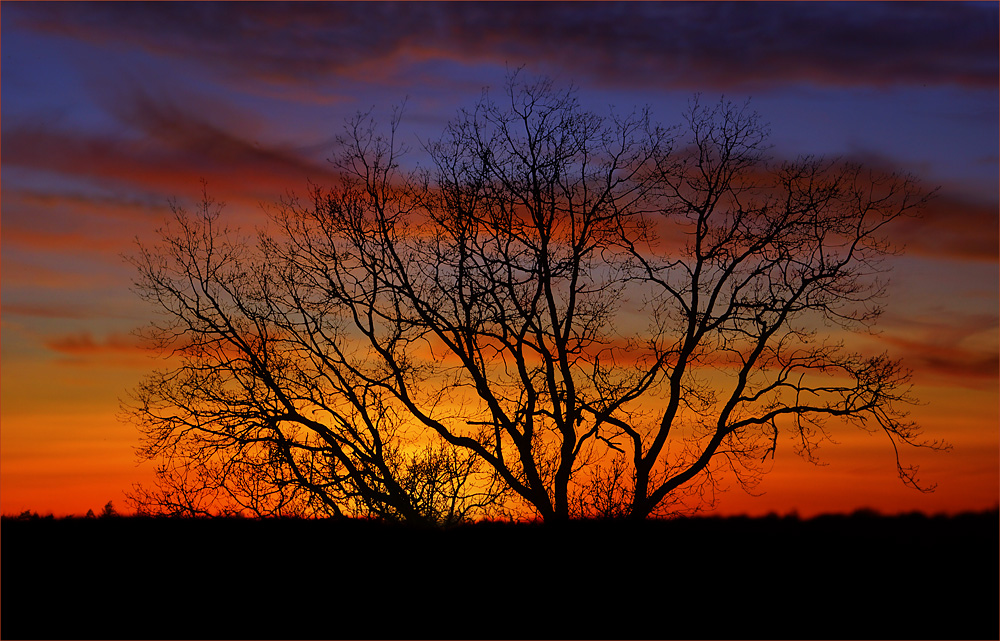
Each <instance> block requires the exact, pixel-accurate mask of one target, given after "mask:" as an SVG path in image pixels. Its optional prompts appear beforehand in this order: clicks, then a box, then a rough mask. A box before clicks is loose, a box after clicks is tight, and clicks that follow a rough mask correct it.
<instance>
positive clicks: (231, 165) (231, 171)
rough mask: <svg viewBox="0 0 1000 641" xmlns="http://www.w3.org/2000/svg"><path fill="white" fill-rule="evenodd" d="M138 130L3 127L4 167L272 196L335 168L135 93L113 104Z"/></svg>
mask: <svg viewBox="0 0 1000 641" xmlns="http://www.w3.org/2000/svg"><path fill="white" fill-rule="evenodd" d="M118 115H119V117H120V119H121V122H122V123H123V124H124V125H127V126H128V127H130V128H131V129H132V130H133V131H134V132H135V133H136V134H138V135H129V136H126V135H118V136H111V135H107V134H104V133H100V132H88V131H85V130H68V129H59V128H55V127H52V126H51V125H49V124H48V123H46V122H44V121H43V120H41V119H39V120H38V121H21V122H17V123H13V124H11V125H9V126H8V127H5V129H4V132H3V162H4V165H5V166H10V167H20V168H27V169H32V170H42V171H47V172H53V173H56V174H62V175H66V176H73V177H77V178H78V177H87V178H91V179H97V180H98V182H99V183H101V184H105V185H107V184H112V185H122V184H124V185H129V186H133V187H137V188H140V189H143V190H146V191H147V192H148V191H152V192H154V193H161V194H165V195H169V196H174V195H176V194H177V191H178V189H179V188H180V189H187V190H188V191H189V192H193V191H194V190H197V189H200V183H201V180H202V179H205V180H207V181H208V182H209V183H210V186H211V187H212V188H213V191H215V190H216V189H219V190H221V191H222V192H224V193H238V194H244V195H246V196H247V198H248V199H249V200H251V201H253V200H254V199H257V200H259V199H268V200H270V199H273V198H275V197H277V196H279V195H281V194H283V193H285V192H286V191H287V190H288V189H289V187H292V186H296V185H303V186H304V185H305V183H306V180H313V181H317V182H320V183H322V182H325V181H329V180H331V179H332V178H333V177H334V172H333V171H332V166H330V165H328V164H327V163H325V162H324V161H321V160H316V159H314V158H312V157H311V156H310V155H309V153H308V150H307V152H303V151H302V150H300V149H297V148H295V147H293V146H289V145H281V144H276V143H262V142H260V141H258V140H253V139H252V138H249V137H246V136H244V135H241V134H237V133H235V132H234V131H232V130H230V129H227V128H223V127H221V126H219V125H216V124H214V123H212V122H211V121H210V120H209V119H207V118H205V117H201V116H198V115H196V114H194V113H192V112H191V111H189V110H187V109H185V108H182V107H181V106H179V105H177V104H175V103H173V102H172V101H170V100H169V99H167V98H162V99H154V98H153V97H151V96H150V95H148V94H146V93H143V92H139V91H136V92H134V93H133V94H132V95H131V96H130V100H129V101H128V102H127V104H125V105H122V106H119V107H118Z"/></svg>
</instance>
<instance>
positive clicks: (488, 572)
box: [0, 511, 1000, 639]
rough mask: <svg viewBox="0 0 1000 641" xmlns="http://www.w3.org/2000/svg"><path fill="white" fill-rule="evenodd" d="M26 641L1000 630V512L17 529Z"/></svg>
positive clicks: (19, 619) (926, 634) (12, 571)
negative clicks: (447, 526)
mask: <svg viewBox="0 0 1000 641" xmlns="http://www.w3.org/2000/svg"><path fill="white" fill-rule="evenodd" d="M0 542H2V562H0V573H2V587H0V595H2V615H0V636H2V637H3V638H4V639H16V638H76V639H79V638H102V639H109V638H127V639H143V638H167V639H181V638H196V639H213V638H227V639H228V638H239V639H254V638H268V639H296V638H326V639H334V638H383V639H384V638H408V639H412V638H435V639H442V638H461V639H475V638H508V639H518V638H535V639H544V638H573V639H588V638H604V639H630V638H658V639H669V638H681V639H699V638H708V639H780V638H794V639H810V638H817V639H831V638H832V639H857V638H862V639H882V638H893V639H969V638H972V639H997V638H1000V623H998V622H1000V614H998V611H1000V606H998V604H1000V558H998V548H1000V529H998V514H997V512H996V511H992V512H988V513H983V514H975V515H961V516H957V517H952V518H944V517H924V516H920V515H907V516H899V517H891V518H890V517H878V516H875V515H871V514H856V515H853V516H850V517H821V518H817V519H810V520H799V519H795V518H763V519H733V518H729V519H721V518H699V519H686V520H677V521H667V522H650V523H643V524H638V525H628V524H623V523H598V522H587V523H573V524H570V525H567V526H562V527H551V526H539V525H525V524H522V525H511V524H486V523H484V524H477V525H471V526H465V527H461V528H457V529H454V530H450V531H422V530H413V529H408V528H403V527H392V526H384V525H377V524H371V523H358V522H346V523H345V522H320V521H312V522H303V521H287V520H283V521H251V520H197V521H192V520H184V521H181V520H166V519H139V518H102V519H57V520H51V519H34V520H14V519H5V520H4V521H3V522H2V525H0Z"/></svg>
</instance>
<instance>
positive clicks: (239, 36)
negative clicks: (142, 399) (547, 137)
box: [4, 2, 998, 89]
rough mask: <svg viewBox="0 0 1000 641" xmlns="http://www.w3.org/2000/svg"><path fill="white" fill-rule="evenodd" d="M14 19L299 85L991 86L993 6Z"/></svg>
mask: <svg viewBox="0 0 1000 641" xmlns="http://www.w3.org/2000/svg"><path fill="white" fill-rule="evenodd" d="M6 9H7V7H5V14H6V15H5V16H4V17H5V18H8V16H9V13H8V11H7V10H6ZM13 13H14V16H13V17H14V19H15V20H16V21H17V23H16V24H18V25H20V26H23V27H28V28H31V29H36V30H39V31H44V32H49V33H59V34H63V35H67V36H71V37H76V38H80V39H87V40H91V41H98V42H114V41H117V42H121V43H125V44H130V45H132V46H139V47H143V48H147V49H150V50H155V51H157V52H159V53H161V54H168V55H172V56H177V57H183V58H191V59H197V60H199V61H200V62H202V63H204V64H208V65H213V66H215V67H218V68H221V69H223V70H225V71H226V72H228V73H236V74H239V75H240V76H242V77H250V78H256V79H269V80H281V81H293V82H299V83H312V82H321V81H323V80H324V79H327V78H329V77H330V76H331V75H352V74H355V73H357V71H358V70H359V69H362V68H364V69H369V70H370V69H372V68H377V67H378V66H380V65H383V64H385V65H389V64H390V63H398V62H399V61H400V60H404V61H405V60H410V61H419V60H422V59H427V58H434V59H438V58H440V59H451V60H459V61H476V62H494V63H499V64H504V63H510V64H512V65H518V64H523V63H528V64H532V65H540V66H547V65H549V64H558V65H559V67H560V68H563V69H568V70H570V71H571V72H572V73H574V74H578V78H577V79H578V80H583V79H585V80H586V81H587V82H600V83H604V84H615V85H619V86H630V85H636V86H642V87H650V86H651V85H652V86H661V87H664V88H667V87H670V88H681V89H692V88H694V89H718V88H740V89H746V88H760V87H767V86H776V85H781V84H786V83H799V82H813V83H818V84H832V85H840V86H851V85H865V86H872V85H875V86H878V85H886V84H895V83H903V84H961V85H966V86H979V87H993V86H996V84H997V80H998V58H997V55H996V52H997V49H998V30H997V23H998V6H997V4H996V3H982V4H976V3H952V2H930V3H923V2H917V3H908V2H901V3H897V2H890V3H869V2H862V3H854V2H846V3H771V2H765V3H755V2H736V3H728V2H706V3H702V2H693V3H687V2H665V3H645V2H640V3H603V2H599V3H576V2H554V3H520V2H509V3H508V2H503V3H464V2H461V3H392V2H387V3H367V2H366V3H291V4H283V3H256V2H252V3H235V2H234V3H220V4H216V3H134V4H133V3H96V4H89V3H37V4H27V5H23V6H16V7H15V11H14V12H13Z"/></svg>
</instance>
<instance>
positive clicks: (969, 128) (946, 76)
mask: <svg viewBox="0 0 1000 641" xmlns="http://www.w3.org/2000/svg"><path fill="white" fill-rule="evenodd" d="M998 24H1000V17H998V4H997V3H996V2H992V3H960V2H944V3H934V2H927V3H923V2H921V3H905V2H899V3H897V2H891V3H884V4H883V3H869V2H847V3H753V2H740V3H733V4H730V3H686V2H671V3H654V2H649V3H620V4H619V3H596V2H595V3H582V4H578V3H573V2H558V3H516V2H510V3H496V4H494V3H478V2H477V3H444V4H438V3H402V4H397V3H391V2H385V3H356V4H355V3H301V4H299V3H291V4H271V3H257V2H254V3H247V4H242V3H222V4H210V3H199V2H191V3H188V2H184V3H149V4H143V3H139V4H131V3H118V2H114V3H98V4H88V3H25V4H22V3H18V2H3V3H2V6H0V57H2V60H0V79H2V80H0V105H2V112H0V113H2V131H0V162H2V166H0V319H2V328H0V340H2V358H0V512H2V513H3V514H16V513H20V512H21V511H23V510H32V511H37V512H39V513H42V514H47V513H54V514H56V515H66V514H83V513H85V512H86V511H87V510H88V509H93V510H94V511H95V512H97V511H99V510H100V508H101V506H103V505H104V504H105V503H106V502H107V501H109V500H110V501H113V502H114V503H115V505H117V506H124V494H123V492H124V491H126V490H128V489H129V488H130V487H131V486H132V484H133V483H136V482H148V481H149V480H150V479H151V477H152V465H150V464H149V463H144V464H140V463H139V462H138V460H137V459H136V456H135V453H134V451H133V448H134V447H135V446H136V445H137V444H138V434H137V433H136V432H135V430H134V428H133V427H132V426H131V425H129V424H128V423H125V422H122V421H121V420H119V416H118V412H119V400H120V399H123V398H125V397H126V395H127V391H128V389H129V388H131V387H134V386H135V385H136V384H137V383H138V382H139V381H140V380H141V378H142V377H143V375H144V374H146V373H148V372H150V371H151V370H152V369H154V368H156V367H157V366H158V365H160V364H162V362H161V361H158V360H157V357H156V356H155V355H152V354H150V353H149V352H148V351H146V350H144V349H143V348H142V346H141V345H140V343H139V341H138V340H137V339H136V338H135V337H134V335H133V334H132V331H133V330H134V329H136V328H138V327H141V326H143V325H144V324H145V323H146V322H147V321H148V320H150V319H151V317H152V314H153V310H151V309H150V308H148V307H146V306H145V304H144V303H142V302H141V301H139V299H138V297H137V296H135V294H133V293H132V292H131V290H130V286H131V282H132V278H133V274H132V272H131V267H130V266H129V265H128V263H127V262H126V261H125V260H124V258H123V256H125V255H128V254H129V253H130V252H132V251H134V249H135V241H136V239H150V238H151V237H152V234H153V232H154V230H156V229H157V228H158V227H160V226H161V225H162V224H163V223H164V222H165V220H166V219H167V217H168V216H169V213H170V203H171V202H174V201H176V202H178V203H181V204H183V203H189V202H193V201H194V200H195V199H197V197H198V195H199V194H200V193H201V190H202V184H203V182H204V184H206V185H207V189H208V190H209V191H210V193H211V194H212V196H213V197H215V198H216V199H218V200H221V201H225V202H226V203H227V204H228V209H227V215H229V216H231V217H232V220H234V221H236V222H237V223H238V224H240V225H241V226H244V227H246V228H252V227H253V226H254V225H255V224H258V223H259V222H260V221H261V220H262V214H261V203H267V202H274V201H276V200H277V199H279V198H280V197H282V196H283V195H285V194H286V193H287V192H289V191H296V190H297V191H299V192H303V191H304V190H305V189H306V187H307V185H308V183H309V182H310V181H311V182H314V183H319V184H333V181H334V180H335V178H336V177H335V175H334V172H333V171H332V166H331V165H330V163H329V162H328V159H329V158H330V157H331V156H332V155H333V154H334V153H335V151H336V150H335V137H336V135H337V134H338V133H339V132H340V131H341V127H342V125H343V123H344V121H345V119H346V118H349V117H351V116H352V115H354V114H355V113H357V112H359V111H368V110H369V109H373V110H374V113H375V114H376V116H381V117H382V118H383V119H384V118H386V117H388V115H389V114H390V113H391V110H392V108H393V107H394V106H398V105H400V104H402V103H403V101H404V100H405V110H404V114H403V120H402V127H401V129H402V131H403V132H404V133H405V135H407V136H409V137H410V140H411V141H412V144H411V147H412V148H413V149H414V150H415V151H414V152H413V153H412V155H411V156H410V157H408V158H409V159H410V161H411V162H414V163H419V162H420V161H421V157H420V152H419V150H420V143H421V141H424V140H427V139H429V138H433V137H436V136H437V135H439V134H440V133H441V132H442V130H443V128H444V125H445V123H446V122H447V121H448V120H449V119H450V118H452V117H453V116H454V115H455V114H456V113H457V111H458V110H459V109H461V108H462V107H469V106H471V105H472V104H474V103H475V101H476V100H477V99H478V98H479V97H480V95H481V93H482V91H483V89H484V88H492V89H493V90H500V89H501V88H502V86H503V82H504V78H505V77H506V75H507V73H508V72H509V70H511V69H514V68H518V67H522V66H523V67H524V68H525V72H527V73H530V74H534V75H545V76H549V77H551V78H552V79H553V80H554V81H555V82H556V83H557V84H559V85H560V86H565V85H569V84H572V85H574V86H576V87H578V89H579V96H580V100H581V102H582V103H583V104H584V105H585V106H587V107H589V108H594V109H595V110H598V111H605V112H606V111H607V109H608V108H609V107H612V106H613V107H614V108H615V109H616V110H619V111H630V110H631V109H632V108H634V107H643V106H649V108H650V109H651V111H652V114H653V117H654V119H656V120H658V121H660V122H662V123H664V124H668V125H669V124H675V123H678V122H680V117H681V113H682V111H683V110H684V109H685V107H686V106H687V104H688V101H689V100H690V99H691V98H692V97H693V96H694V95H695V94H701V95H702V96H703V97H705V98H710V99H712V100H715V99H717V98H719V97H723V96H724V97H726V98H729V99H734V100H741V101H742V100H744V99H750V100H751V105H752V106H753V108H754V109H756V110H757V111H758V112H759V113H760V114H761V116H762V118H763V119H764V120H765V121H767V122H769V123H770V125H771V131H772V137H771V140H770V142H771V143H772V144H773V149H772V154H773V155H774V157H775V158H776V159H777V160H781V159H783V158H788V159H793V158H795V157H797V156H799V155H802V154H815V155H822V156H826V157H839V158H843V159H850V160H859V161H862V162H864V163H867V164H869V165H872V166H875V167H878V168H887V169H898V170H902V171H906V172H911V173H912V174H914V175H916V176H917V177H918V178H919V179H920V180H921V182H922V183H924V184H925V185H927V186H928V187H937V188H938V192H937V197H936V198H935V199H934V200H933V201H932V202H931V204H930V205H929V206H928V207H927V209H926V210H925V212H924V215H923V216H922V217H921V218H920V219H917V220H907V221H904V222H901V223H900V224H899V225H897V228H895V229H894V230H893V237H894V239H895V240H897V241H898V242H900V243H902V244H905V246H906V252H905V254H904V255H902V256H900V257H898V258H894V259H893V260H892V268H893V272H892V279H891V285H890V288H889V292H888V294H889V298H888V299H887V301H886V312H885V315H884V317H883V319H882V321H881V323H880V325H879V329H880V330H881V333H880V334H879V335H878V336H875V337H867V338H865V339H863V340H865V341H869V342H870V343H871V346H872V347H873V348H878V349H884V350H887V351H888V352H889V353H890V354H891V355H892V356H894V357H900V358H902V359H904V363H905V364H906V365H907V366H908V367H909V368H911V369H912V370H913V373H914V374H913V380H914V384H915V386H914V390H913V391H914V393H915V395H916V396H918V397H919V398H920V399H921V404H920V405H918V406H916V407H914V408H913V409H912V415H911V416H912V418H913V419H914V420H915V421H916V422H918V423H919V424H920V425H922V426H923V428H924V430H925V433H926V435H927V436H928V437H930V438H934V439H944V440H947V441H948V442H950V443H951V445H952V449H951V450H950V451H948V452H931V451H925V450H918V451H915V450H907V449H904V450H902V451H901V455H902V457H903V460H904V462H911V463H917V464H919V465H921V478H922V479H923V480H924V481H925V482H931V483H936V484H937V490H936V491H935V492H933V493H929V494H923V493H920V492H917V491H915V490H913V489H911V488H908V487H905V486H904V485H903V484H902V483H901V482H900V480H899V479H898V478H897V476H896V469H895V460H894V455H893V450H892V447H891V444H890V443H889V442H888V441H887V440H886V439H885V438H884V437H882V438H879V437H877V436H871V435H868V434H865V433H863V432H857V431H852V430H851V429H850V428H848V427H846V426H844V427H843V428H840V429H836V430H834V438H835V439H836V440H837V441H838V444H837V445H831V446H827V447H824V448H823V449H821V450H820V453H819V455H820V460H821V463H822V464H821V465H819V466H816V465H813V464H811V463H808V462H806V461H803V460H802V459H800V458H798V457H797V456H796V455H795V454H794V453H793V451H792V447H791V443H784V444H782V447H781V449H779V451H778V453H777V456H776V459H775V461H774V465H773V469H772V470H771V472H770V473H769V474H768V476H767V477H765V479H764V481H763V482H762V483H761V485H760V486H759V487H758V488H757V491H758V492H760V493H761V494H760V495H759V496H750V495H747V494H746V493H744V492H743V491H741V490H739V489H737V488H734V489H733V490H731V491H730V492H727V493H726V494H724V495H723V496H722V497H721V500H720V503H719V506H718V508H717V513H719V514H752V515H759V514H766V513H769V512H777V513H780V514H785V513H790V512H797V513H799V514H800V515H803V516H808V515H814V514H817V513H821V512H850V511H854V510H857V509H862V508H868V509H876V510H879V511H881V512H884V513H899V512H908V511H913V510H921V511H924V512H927V513H940V512H946V513H955V512H960V511H964V510H981V509H989V508H993V507H995V506H996V505H997V503H998V495H1000V437H998V433H1000V428H998V407H1000V398H998V368H1000V358H998V353H1000V347H998V326H1000V322H998V306H1000V302H998V289H1000V284H998V238H1000V231H998V174H1000V169H998V140H1000V133H998V121H1000V108H998V84H1000V83H998V54H997V51H998ZM424 160H426V159H424Z"/></svg>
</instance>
